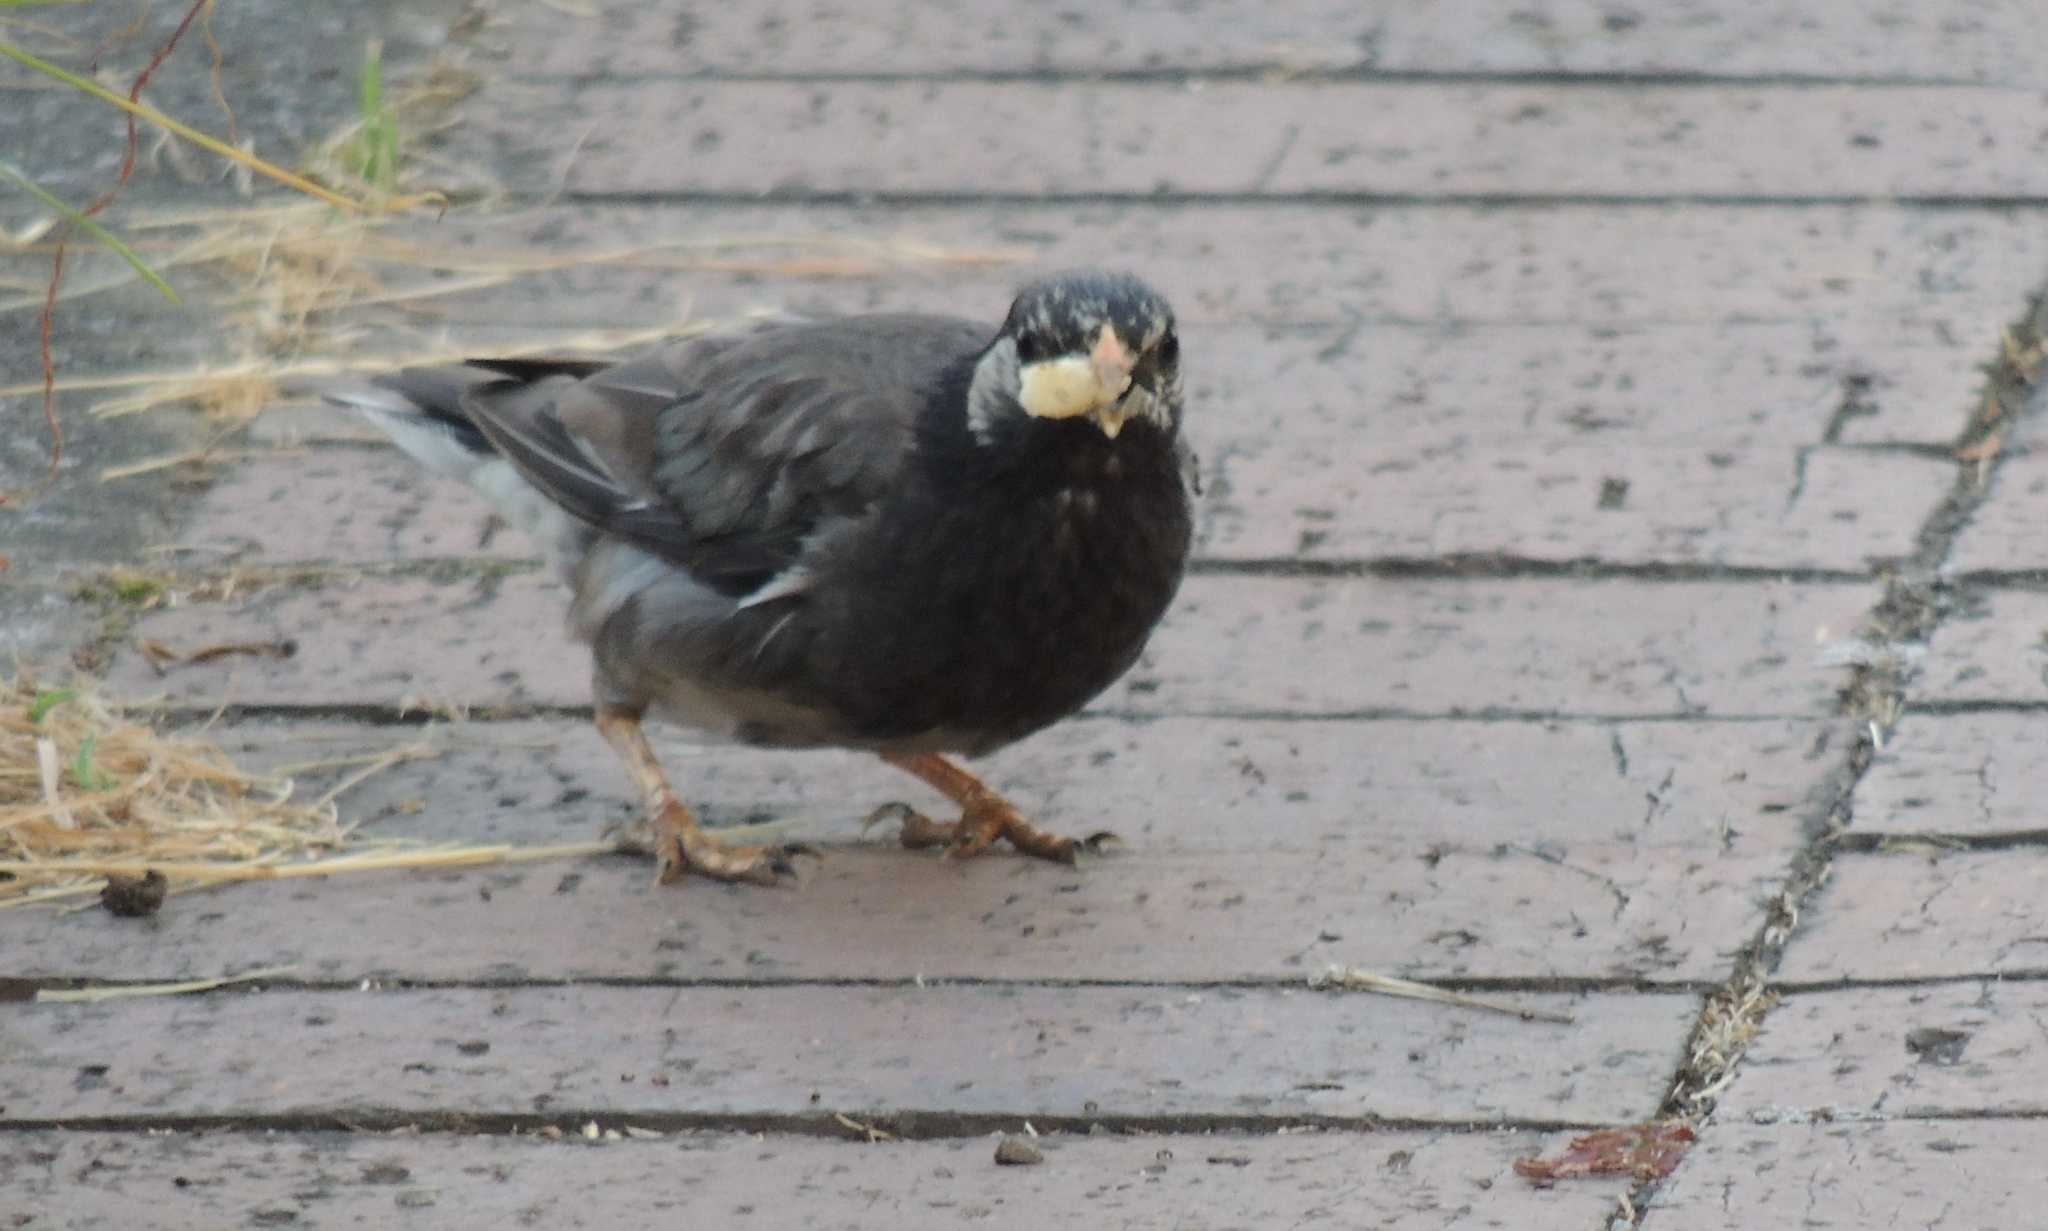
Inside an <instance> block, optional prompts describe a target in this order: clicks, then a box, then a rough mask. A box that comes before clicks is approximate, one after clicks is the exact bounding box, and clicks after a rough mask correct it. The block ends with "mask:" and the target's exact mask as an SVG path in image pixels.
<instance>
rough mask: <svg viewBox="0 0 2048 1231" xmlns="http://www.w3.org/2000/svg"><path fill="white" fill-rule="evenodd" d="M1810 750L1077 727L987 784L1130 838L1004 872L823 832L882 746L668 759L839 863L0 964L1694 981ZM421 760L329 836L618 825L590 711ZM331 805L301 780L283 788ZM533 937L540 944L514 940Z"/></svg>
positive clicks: (504, 838) (248, 897) (289, 747)
mask: <svg viewBox="0 0 2048 1231" xmlns="http://www.w3.org/2000/svg"><path fill="white" fill-rule="evenodd" d="M1829 730H1830V728H1829V727H1828V726H1827V725H1826V724H1803V723H1802V724H1781V723H1757V724H1750V723H1703V724H1689V723H1681V724H1674V723H1649V724H1629V725H1623V726H1619V727H1609V726H1606V725H1604V724H1581V723H1575V724H1558V725H1548V726H1539V725H1536V724H1492V723H1487V724H1470V723H1442V722H1420V723H1416V722H1387V723H1373V724H1369V725H1364V724H1357V723H1237V722H1228V723H1226V722H1217V721H1209V720H1187V719H1168V720H1161V721H1158V722H1153V723H1147V724H1143V725H1135V726H1133V725H1127V724H1123V723H1116V722H1082V723H1074V724H1069V725H1067V726H1063V727H1059V728H1056V729H1055V730H1053V731H1051V732H1048V733H1047V734H1046V735H1045V736H1043V737H1042V738H1040V739H1037V740H1033V741H1031V742H1029V743H1027V744H1025V745H1023V746H1021V747H1019V748H1017V749H1014V750H1011V751H1008V752H1006V753H1004V754H1001V755H999V756H997V757H995V758H993V759H992V761H991V762H990V763H988V764H987V765H986V766H985V767H979V768H985V770H986V772H987V775H988V778H989V781H990V782H991V783H993V784H994V785H996V786H997V787H998V789H1001V790H1004V791H1006V792H1008V793H1010V794H1011V795H1012V796H1013V797H1014V798H1015V799H1016V800H1017V801H1018V802H1019V803H1020V804H1022V805H1024V806H1025V807H1026V808H1027V809H1028V810H1029V811H1030V813H1031V814H1032V816H1033V817H1034V819H1036V820H1037V821H1039V822H1040V823H1042V824H1045V825H1048V826H1050V827H1053V828H1055V829H1060V830H1066V831H1074V832H1088V831H1093V830H1095V829H1098V828H1101V827H1103V826H1105V825H1106V826H1110V827H1112V828H1114V829H1116V830H1117V831H1118V832H1119V833H1121V834H1122V835H1123V836H1124V837H1125V839H1126V840H1127V843H1128V845H1127V847H1126V848H1125V850H1124V851H1122V852H1121V853H1119V854H1118V855H1115V856H1113V857H1110V858H1108V859H1103V860H1091V861H1090V862H1089V863H1088V864H1087V865H1086V866H1085V867H1083V868H1082V869H1081V870H1080V871H1079V872H1068V871H1065V870H1062V869H1057V868H1054V867H1050V866H1044V865H1035V864H1028V863H1024V862H1021V861H1018V860H1015V859H1013V858H1010V857H1008V856H1005V855H1000V854H999V855H996V856H991V857H989V858H987V859H984V860H981V861H978V862H975V863H970V864H966V865H956V864H948V863H944V862H942V861H939V860H936V859H934V858H932V857H931V856H929V855H920V854H912V853H909V852H903V851H899V850H897V849H895V848H894V846H893V844H890V843H889V842H887V841H886V838H883V837H881V836H880V835H878V837H877V840H876V841H875V842H874V844H872V845H869V846H866V847H863V848H858V849H856V848H851V847H849V846H847V845H845V844H846V843H849V842H851V841H852V840H853V837H854V833H855V823H856V821H857V820H858V818H859V817H860V816H861V815H863V814H864V813H865V812H866V810H867V809H868V808H870V807H873V806H874V805H876V804H879V803H881V802H883V801H885V800H890V799H895V798H902V797H906V796H908V797H910V798H913V799H918V800H919V801H920V802H921V803H922V802H923V796H922V794H921V793H920V792H916V791H913V790H910V789H909V788H910V787H911V784H910V783H909V781H908V780H907V779H905V778H904V777H903V776H902V775H901V774H899V773H896V772H895V771H892V770H889V769H887V768H886V767H883V766H882V765H880V764H879V762H877V761H875V760H874V759H873V758H868V757H860V756H856V755H854V754H840V753H817V754H809V755H794V754H787V753H782V754H777V753H765V752H750V751H745V750H738V749H695V748H688V747H682V746H673V745H672V746H670V747H668V748H666V749H665V753H666V759H667V763H668V765H669V766H670V768H671V770H672V771H673V772H674V775H675V780H676V782H677V783H678V786H679V789H681V790H682V792H683V794H684V797H685V798H686V799H688V800H689V801H690V802H691V803H692V804H693V805H694V806H697V807H698V808H699V809H700V811H701V813H702V814H703V815H704V816H705V817H706V818H707V820H709V821H711V822H713V823H723V822H732V821H752V820H762V819H771V818H772V819H779V820H783V821H788V822H791V823H792V826H793V828H792V829H791V830H790V831H789V833H790V834H791V835H792V836H801V837H804V838H808V839H811V840H814V841H823V842H828V843H831V842H836V843H839V844H840V845H836V846H833V847H831V849H830V851H829V854H830V858H829V859H828V860H827V861H825V862H823V863H821V864H818V865H816V866H814V867H809V866H807V868H806V872H805V877H804V882H803V886H802V888H801V889H800V890H798V891H796V892H792V893H762V892H758V891H752V890H726V889H722V888H718V887H714V886H711V885H691V886H687V887H685V888H684V889H680V890H677V889H656V888H654V887H653V886H652V885H651V883H650V882H651V875H650V872H649V865H648V864H646V863H645V862H644V861H640V860H625V859H618V860H612V859H606V860H586V861H581V862H577V863H558V864H545V865H539V866H530V867H528V866H522V867H496V868H482V869H477V870H474V871H470V872H465V873H460V874H421V875H376V876H372V877H369V878H362V877H347V878H343V879H339V880H336V881H332V882H325V883H318V882H304V881H300V882H292V883H289V884H285V883H279V884H271V885H260V884H259V885H250V886H242V887H238V888H235V889H231V890H227V891H224V892H222V893H220V894H215V895H199V896H193V897H184V898H178V899H174V901H173V902H172V904H171V906H170V907H168V908H167V909H165V910H164V911H163V912H162V913H161V914H160V915H158V916H156V917H155V918H153V919H152V920H151V921H150V922H149V923H148V924H147V925H146V927H147V937H148V943H147V944H137V943H136V939H137V933H136V928H135V925H134V924H133V923H132V921H128V920H120V919H114V918H112V917H108V916H103V915H101V914H100V913H99V912H96V911H95V912H88V913H84V914H68V915H60V914H54V913H45V912H29V911H17V912H11V913H9V914H7V915H5V916H0V948H8V949H11V950H13V951H17V952H20V953H23V954H26V955H31V956H29V957H28V958H26V959H25V962H24V963H23V964H20V965H18V967H17V971H16V973H20V974H25V975H33V976H48V977H73V976H91V977H95V978H124V979H162V978H189V977H198V976H202V975H205V974H209V973H212V972H215V971H217V970H219V969H221V968H223V967H224V966H225V967H232V968H238V969H239V968H250V967H275V966H280V965H295V966H297V967H298V968H299V970H300V971H301V972H302V973H303V974H304V975H305V976H306V977H317V978H320V979H323V980H354V979H360V978H363V977H367V976H376V977H380V978H398V979H433V980H452V979H460V978H463V977H465V976H467V975H470V974H472V973H474V972H478V971H488V972H490V973H491V975H492V977H494V978H517V979H560V978H653V977H659V978H669V979H675V978H726V977H735V976H745V975H757V976H760V977H774V978H780V979H787V978H842V977H863V978H869V977H871V978H879V979H887V978H890V977H892V976H896V975H900V973H901V972H902V971H904V970H913V971H917V972H921V973H923V974H925V975H927V976H930V977H935V978H936V977H957V978H1088V979H1128V978H1148V979H1165V978H1173V979H1186V980H1190V981H1194V982H1214V981H1217V980H1233V979H1273V980H1299V979H1301V978H1303V977H1304V976H1306V975H1308V974H1311V973H1314V972H1316V971H1318V970H1320V969H1321V968H1322V967H1323V966H1324V965H1327V964H1329V963H1333V962H1341V963H1347V964H1353V965H1360V966H1364V967H1366V968H1369V969H1375V970H1386V971H1398V972H1400V973H1402V974H1406V975H1411V976H1422V977H1438V976H1463V977H1471V976H1481V975H1496V974H1498V975H1507V974H1522V975H1527V974H1532V973H1536V972H1541V973H1542V974H1545V975H1553V976H1588V975H1590V976H1613V975H1625V976H1631V977H1639V978H1656V979H1709V978H1715V977H1719V975H1720V974H1721V973H1723V972H1724V970H1725V968H1726V964H1727V960H1728V959H1727V956H1726V952H1725V951H1726V950H1728V949H1730V948H1731V947H1732V945H1731V943H1730V939H1729V938H1730V937H1733V936H1737V935H1741V934H1746V933H1747V932H1749V931H1751V930H1753V929H1754V927H1755V925H1756V922H1757V921H1758V919H1759V918H1760V916H1759V915H1758V911H1759V906H1758V903H1759V902H1761V901H1762V900H1763V899H1764V898H1766V897H1767V896H1768V895H1769V893H1770V892H1771V891H1772V889H1773V887H1774V880H1775V878H1776V876H1777V875H1778V874H1779V872H1780V870H1781V869H1782V867H1783V864H1784V862H1785V860H1786V858H1787V856H1788V855H1789V853H1790V851H1791V850H1792V849H1793V848H1794V846H1795V845H1796V844H1797V842H1798V840H1799V830H1800V823H1801V821H1802V820H1804V819H1806V818H1808V817H1810V816H1811V815H1812V814H1814V813H1815V812H1817V811H1818V810H1819V808H1820V807H1821V806H1822V804H1823V800H1824V798H1825V795H1826V788H1825V786H1824V777H1825V775H1826V772H1827V769H1828V766H1829V762H1830V758H1829V755H1828V753H1827V751H1826V749H1827V748H1828V747H1830V746H1831V745H1830V742H1829V741H1828V740H1827V739H1826V738H1825V736H1826V735H1827V734H1828V732H1829ZM411 738H413V736H412V734H410V733H404V732H396V731H392V730H390V729H388V728H348V727H341V726H334V725H325V726H298V727H293V728H290V729H283V728H279V727H269V728H263V729H252V730H245V731H240V732H227V733H225V734H224V742H225V744H226V746H227V747H228V748H229V749H230V751H232V752H234V753H235V754H236V755H237V756H238V758H239V759H241V760H242V761H243V763H246V764H251V765H258V766H262V765H283V764H287V763H290V762H303V761H306V760H311V759H318V758H321V757H337V756H343V755H354V754H359V753H364V752H372V753H374V752H378V751H383V750H387V749H389V748H391V747H392V746H394V744H397V743H402V742H406V741H408V740H410V739H411ZM430 740H431V742H433V743H434V744H437V745H441V746H445V747H446V748H447V751H445V752H444V753H443V754H442V755H441V756H438V757H436V758H434V759H432V760H427V761H418V762H413V763H409V764H407V765H403V766H400V767H397V768H394V769H392V770H389V771H386V772H385V773H383V774H381V775H379V776H377V777H375V778H373V779H371V780H370V781H369V782H368V783H366V784H365V785H364V786H362V787H361V788H359V789H357V790H356V791H353V792H351V793H350V794H349V795H348V796H346V797H345V799H344V805H343V817H344V819H345V820H348V821H351V822H360V823H362V824H363V826H364V830H363V832H364V833H366V834H368V835H372V836H377V837H384V838H393V839H411V840H415V841H427V842H461V843H479V842H520V843H528V844H537V843H553V842H563V841H576V840H584V839H589V838H594V837H596V836H597V834H598V832H599V829H600V826H601V825H603V824H605V823H607V822H610V821H615V820H624V819H628V818H630V817H631V816H632V815H633V814H634V807H633V805H632V803H631V802H630V800H629V799H628V791H627V787H626V783H625V780H624V775H623V773H622V772H621V771H620V769H619V767H618V766H617V765H616V764H615V763H614V762H613V760H612V758H611V756H610V753H609V752H608V751H607V750H605V749H604V748H602V746H601V745H600V742H599V741H598V739H597V737H596V736H595V734H594V733H592V732H590V731H589V730H588V729H587V728H585V727H582V726H581V725H580V724H574V725H572V724H565V723H512V724H493V725H491V726H488V727H481V728H466V729H464V728H458V729H453V730H448V731H443V732H440V733H438V734H437V735H434V736H431V737H430ZM324 785H325V779H323V778H322V777H320V776H317V775H307V776H304V777H302V779H301V781H300V790H301V792H318V791H320V790H321V789H323V787H324ZM934 810H935V811H937V807H936V806H935V807H934ZM1504 902H1505V903H1511V904H1512V910H1510V911H1508V912H1506V913H1503V912H1502V911H1501V909H1500V907H1501V904H1502V903H1504ZM522 918H534V919H546V920H547V921H548V926H546V927H544V928H523V927H518V926H508V925H507V923H508V921H511V920H518V919H522ZM852 918H858V919H860V920H861V923H860V926H859V927H857V928H853V929H849V928H847V927H846V923H845V921H846V920H848V919H852ZM329 921H331V925H330V922H329Z"/></svg>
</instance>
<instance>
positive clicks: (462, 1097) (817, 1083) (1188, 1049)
mask: <svg viewBox="0 0 2048 1231" xmlns="http://www.w3.org/2000/svg"><path fill="white" fill-rule="evenodd" d="M1527 1003H1528V1004H1530V1005H1532V1006H1534V1007H1538V1008H1542V1009H1547V1010H1552V1011H1555V1010H1560V1009H1566V1008H1569V1009H1570V1011H1571V1012H1572V1013H1573V1015H1574V1016H1575V1017H1576V1019H1577V1020H1576V1022H1575V1023H1574V1024H1573V1025H1569V1026H1566V1025H1562V1024H1553V1023H1547V1022H1532V1021H1523V1020H1521V1019H1519V1018H1513V1017H1507V1016H1502V1015H1496V1014H1474V1013H1470V1012H1462V1011H1459V1010H1448V1011H1447V1010H1446V1009H1445V1008H1444V1007H1443V1006H1438V1005H1424V1004H1421V1003H1418V1002H1415V1001H1397V1000H1391V999H1388V998H1385V997H1377V996H1333V995H1325V994H1322V993H1312V992H1307V991H1277V990H1252V989H1229V988H1215V989H1204V990H1190V989H1187V988H1184V987H1180V988H1175V987H1164V988H1057V987H1003V986H980V987H963V986H952V987H946V986H940V987H924V988H918V987H878V988H844V987H804V986H797V987H781V988H733V987H642V988H622V987H547V988H517V989H513V988H507V989H495V990H494V989H486V988H433V989H419V990H414V991H406V992H379V991H372V992H358V991H354V990H348V991H337V992H288V991H278V990H272V991H268V992H264V993H262V994H260V995H247V996H210V997H204V998H199V999H186V1000H178V999H169V1000H164V999H159V1000H156V1001H154V1002H151V1001H131V1002H127V1003H121V1002H115V1003H111V1004H103V1005H79V1006H71V1005H45V1006H37V1007H36V1008H35V1009H34V1010H33V1015H34V1017H33V1020H34V1021H35V1022H36V1023H37V1025H38V1026H39V1027H40V1029H38V1030H37V1031H35V1032H34V1033H32V1034H26V1035H24V1034H22V1033H17V1034H16V1035H15V1040H14V1041H13V1042H12V1043H11V1044H10V1046H11V1047H12V1049H13V1052H14V1055H15V1057H16V1058H17V1062H16V1063H10V1064H9V1065H7V1066H6V1067H5V1069H0V1103H4V1104H5V1106H6V1108H7V1114H8V1115H9V1116H10V1117H13V1118H15V1119H18V1120H29V1121H47V1120H63V1121H69V1122H74V1123H75V1122H77V1121H81V1120H88V1119H96V1118H99V1117H106V1116H120V1117H124V1118H125V1117H137V1116H142V1117H150V1118H159V1119H162V1118H178V1117H188V1116H218V1115H244V1116H246V1115H280V1114H285V1113H290V1114H292V1115H294V1116H301V1117H304V1116H311V1115H320V1114H325V1115H328V1116H339V1117H342V1118H344V1119H345V1118H346V1116H347V1114H348V1112H349V1111H350V1110H352V1109H358V1108H365V1109H370V1108H374V1109H380V1110H383V1111H387V1112H398V1113H402V1114H414V1113H421V1114H424V1113H429V1112H434V1111H439V1110H444V1109H446V1110H457V1109H460V1110H461V1111H465V1112H473V1113H480V1114H486V1115H488V1114H506V1115H533V1114H540V1115H548V1116H553V1115H560V1116H563V1117H575V1118H576V1122H580V1120H581V1119H582V1118H583V1117H585V1116H589V1115H593V1114H595V1115H604V1114H614V1115H662V1114H670V1115H673V1114H677V1113H694V1114H700V1115H701V1114H719V1115H735V1116H737V1115H776V1116H810V1117H818V1118H821V1119H822V1118H826V1117H829V1115H830V1113H831V1112H833V1111H855V1112H860V1111H869V1112H881V1111H926V1110H938V1109H942V1108H943V1109H945V1110H947V1111H951V1112H955V1113H961V1114H967V1115H992V1116H1006V1117H1007V1116H1015V1117H1020V1118H1022V1117H1028V1116H1032V1115H1043V1116H1062V1117H1073V1118H1075V1119H1077V1120H1079V1119H1083V1118H1084V1117H1089V1116H1094V1115H1096V1114H1098V1113H1099V1112H1100V1110H1101V1109H1103V1108H1110V1109H1114V1112H1112V1113H1110V1114H1116V1113H1122V1114H1126V1115H1144V1116H1153V1117H1159V1118H1164V1117H1169V1116H1218V1117H1220V1116H1243V1117H1277V1116H1303V1115H1330V1116H1346V1117H1350V1116H1365V1115H1374V1116H1381V1117H1388V1118H1396V1119H1423V1120H1437V1119H1444V1120H1452V1121H1466V1120H1475V1119H1476V1120H1492V1119H1502V1120H1528V1121H1537V1122H1542V1123H1556V1122H1558V1121H1559V1120H1566V1121H1572V1120H1598V1119H1624V1120H1626V1119H1636V1118H1640V1117H1642V1116H1645V1115H1648V1114H1649V1113H1650V1112H1651V1111H1653V1110H1654V1109H1655V1105H1656V1100H1657V1095H1656V1090H1657V1086H1658V1081H1659V1078H1660V1076H1661V1075H1662V1074H1663V1073H1664V1072H1665V1071H1666V1070H1667V1069H1668V1068H1669V1065H1670V1063H1671V1058H1672V1056H1673V1055H1674V1054H1675V1053H1676V1051H1677V1049H1678V1048H1679V1047H1680V1046H1681V1045H1682V1043H1683V1040H1684V1038H1685V1031H1686V1029H1687V1027H1688V1026H1689V1024H1690V1021H1691V1018H1692V1016H1693V1014H1694V1013H1695V1011H1696V1010H1697V1001H1696V998H1694V997H1692V996H1688V995H1668V996H1635V995H1609V996H1593V997H1572V996H1536V997H1530V998H1528V1000H1527ZM282 1038H289V1039H291V1040H292V1046H291V1048H290V1049H289V1050H285V1049H279V1048H278V1047H277V1045H276V1040H278V1039H282ZM479 1044H482V1045H483V1046H478V1045H479ZM1532 1055H1540V1056H1541V1057H1542V1060H1541V1062H1540V1063H1528V1061H1529V1059H1530V1057H1531V1056H1532ZM95 1065H105V1066H107V1067H106V1070H105V1072H103V1073H101V1074H100V1075H99V1077H100V1080H98V1081H81V1080H80V1079H79V1074H80V1071H81V1070H83V1069H86V1068H87V1067H89V1066H95ZM657 1074H666V1076H667V1081H666V1082H665V1083H662V1082H659V1081H658V1080H657V1079H656V1075H657ZM1084 1122H1085V1120H1084Z"/></svg>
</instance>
